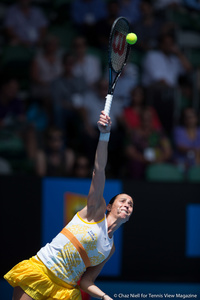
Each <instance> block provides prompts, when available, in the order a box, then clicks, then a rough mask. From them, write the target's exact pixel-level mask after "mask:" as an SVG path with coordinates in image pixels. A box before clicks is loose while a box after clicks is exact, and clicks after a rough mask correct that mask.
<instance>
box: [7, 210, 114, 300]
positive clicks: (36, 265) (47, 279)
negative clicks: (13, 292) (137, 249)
mask: <svg viewBox="0 0 200 300" xmlns="http://www.w3.org/2000/svg"><path fill="white" fill-rule="evenodd" d="M66 229H67V230H68V231H70V233H71V234H72V235H73V236H74V237H75V238H76V240H78V242H79V243H80V244H81V245H82V247H83V248H84V250H85V252H86V253H87V256H88V258H89V261H90V265H91V266H96V265H98V264H100V263H101V262H103V261H104V260H105V259H106V258H107V257H108V255H109V254H110V251H111V249H112V246H113V238H109V236H108V233H107V221H106V216H104V218H103V219H102V220H100V221H99V222H95V223H89V222H85V221H84V220H83V219H82V218H81V217H80V215H79V213H77V214H76V215H75V216H74V217H73V219H72V220H71V221H70V222H69V223H68V224H67V226H66ZM85 270H86V266H85V263H84V261H83V259H82V256H81V255H80V253H79V251H78V249H77V248H76V247H75V246H74V244H73V243H72V242H71V240H70V239H69V238H67V237H66V236H65V235H64V234H63V233H62V232H60V233H59V234H58V235H57V236H56V237H55V238H54V239H53V240H52V242H51V243H48V244H46V245H45V246H44V247H43V248H41V249H40V250H39V251H38V253H37V255H36V256H35V257H32V258H30V259H29V260H25V261H22V262H21V263H19V264H17V265H16V266H15V267H14V268H13V269H11V270H10V271H9V272H8V273H7V274H6V275H5V276H4V278H5V279H6V280H7V281H8V282H9V283H10V284H11V285H12V286H13V287H14V286H20V287H21V288H22V289H23V290H24V291H25V292H26V293H27V294H28V295H29V296H31V297H32V298H33V299H36V300H42V299H45V300H47V299H49V300H50V299H63V300H64V299H73V300H74V299H75V300H79V299H81V294H80V290H79V288H78V287H77V282H78V280H79V279H80V277H81V276H82V274H83V273H84V272H85Z"/></svg>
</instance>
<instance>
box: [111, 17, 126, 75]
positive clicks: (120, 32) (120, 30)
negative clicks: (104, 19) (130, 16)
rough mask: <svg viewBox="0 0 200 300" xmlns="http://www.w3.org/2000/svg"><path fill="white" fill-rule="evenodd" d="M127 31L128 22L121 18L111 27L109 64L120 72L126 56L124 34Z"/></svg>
mask: <svg viewBox="0 0 200 300" xmlns="http://www.w3.org/2000/svg"><path fill="white" fill-rule="evenodd" d="M128 33H129V24H128V22H127V21H126V20H125V19H123V18H121V19H119V20H118V21H117V22H116V24H115V25H114V27H113V32H112V36H111V53H110V55H111V65H112V69H113V70H114V71H115V72H117V73H118V72H120V71H121V69H122V68H123V66H124V64H125V62H126V60H127V56H128V49H129V47H128V44H127V42H126V35H127V34H128Z"/></svg>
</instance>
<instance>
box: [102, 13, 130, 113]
mask: <svg viewBox="0 0 200 300" xmlns="http://www.w3.org/2000/svg"><path fill="white" fill-rule="evenodd" d="M129 32H130V27H129V22H128V20H127V19H126V18H124V17H119V18H117V19H116V20H115V21H114V23H113V25H112V28H111V32H110V37H109V46H108V66H109V85H108V94H107V96H106V102H105V107H104V111H105V114H106V115H108V116H109V114H110V109H111V105H112V99H113V93H114V90H115V86H116V84H117V81H118V79H119V77H120V75H121V73H122V69H123V67H124V66H125V65H126V62H127V59H128V56H129V53H130V45H129V44H128V43H127V42H126V36H127V34H128V33H129ZM113 73H115V78H114V80H113Z"/></svg>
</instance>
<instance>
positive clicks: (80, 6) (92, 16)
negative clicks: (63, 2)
mask: <svg viewBox="0 0 200 300" xmlns="http://www.w3.org/2000/svg"><path fill="white" fill-rule="evenodd" d="M106 16H107V9H106V3H105V1H102V0H74V1H71V21H72V22H73V24H74V26H76V28H77V29H78V31H79V33H80V34H82V35H84V36H85V37H86V39H87V41H88V43H89V45H90V46H91V45H93V43H94V41H95V40H96V32H95V25H96V24H97V22H98V21H99V20H101V19H103V18H105V17H106Z"/></svg>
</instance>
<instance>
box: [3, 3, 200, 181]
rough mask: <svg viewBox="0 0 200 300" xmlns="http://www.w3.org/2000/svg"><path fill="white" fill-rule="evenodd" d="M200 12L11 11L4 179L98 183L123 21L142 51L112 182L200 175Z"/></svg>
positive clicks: (127, 8)
mask: <svg viewBox="0 0 200 300" xmlns="http://www.w3.org/2000/svg"><path fill="white" fill-rule="evenodd" d="M199 12H200V5H199V2H198V1H195V0H156V1H153V0H118V1H117V0H110V1H109V0H73V1H69V0H62V1H61V0H54V1H53V0H49V1H48V0H37V1H31V0H17V1H11V0H3V1H1V4H0V33H1V35H0V174H27V175H28V174H30V175H38V176H68V177H79V178H87V177H90V176H91V172H92V167H93V160H94V154H95V148H96V145H97V142H98V136H99V133H98V130H97V124H96V122H97V120H98V117H99V113H100V111H101V110H103V108H104V104H105V97H106V95H107V91H108V66H107V51H108V39H109V33H110V29H111V26H112V23H113V21H114V20H115V19H116V18H117V17H119V16H124V17H126V18H127V19H128V20H129V22H130V25H131V31H132V32H135V33H136V34H137V36H138V41H137V43H136V44H135V45H134V46H132V51H131V55H130V57H129V60H128V63H127V65H126V67H125V68H124V70H123V72H122V75H121V77H120V79H119V81H118V84H117V86H116V89H115V93H114V100H113V104H112V109H111V118H112V134H111V137H110V142H109V159H108V166H107V176H108V177H110V178H121V179H123V178H132V179H138V180H141V179H142V180H144V179H145V174H146V170H147V168H148V167H149V166H150V165H154V164H163V163H166V164H171V165H173V166H176V167H177V168H178V170H179V171H180V172H182V174H183V175H184V176H185V175H186V174H187V172H188V170H189V169H190V168H191V167H193V166H198V165H199V166H200V127H199V121H200V101H199V96H200V90H199V89H200V77H199V74H200V55H199V56H198V52H200V51H199V50H200V49H199V48H200V41H199V44H198V39H200V37H199V30H200V20H199V19H200V18H199ZM188 33H189V34H188ZM184 34H187V37H189V38H187V39H186V38H185V39H184V38H182V37H184ZM193 36H195V37H196V39H195V43H196V44H195V43H194V38H193V39H192V38H191V39H190V37H193ZM194 58H195V59H194Z"/></svg>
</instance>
